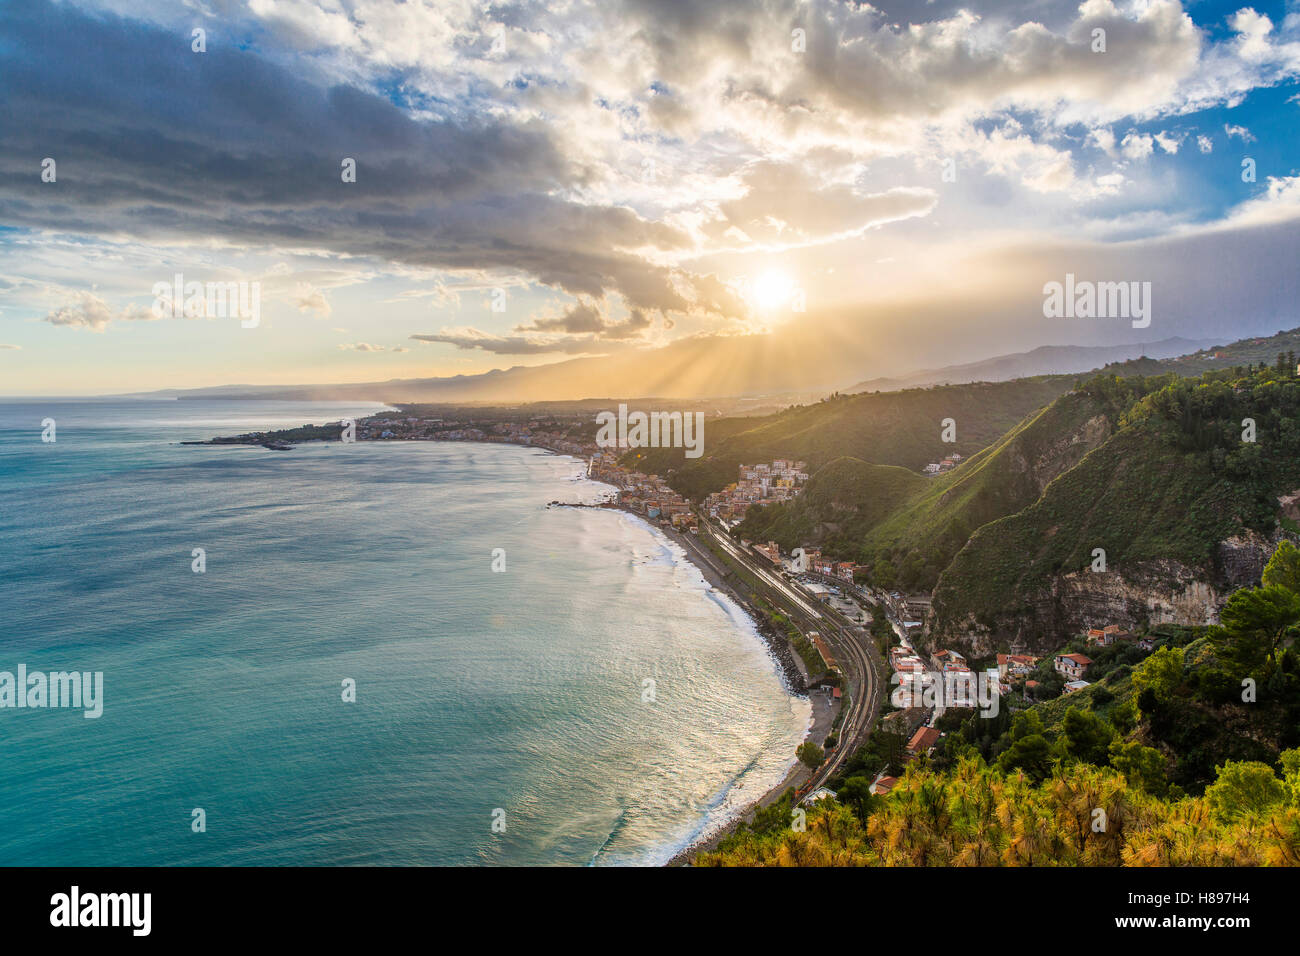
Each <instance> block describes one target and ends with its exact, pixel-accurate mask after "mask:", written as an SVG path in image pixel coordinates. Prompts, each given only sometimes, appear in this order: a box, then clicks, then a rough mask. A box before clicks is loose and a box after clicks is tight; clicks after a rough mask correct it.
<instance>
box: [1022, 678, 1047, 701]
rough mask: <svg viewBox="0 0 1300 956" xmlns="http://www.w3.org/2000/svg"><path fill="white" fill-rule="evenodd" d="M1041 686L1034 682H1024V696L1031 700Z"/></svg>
mask: <svg viewBox="0 0 1300 956" xmlns="http://www.w3.org/2000/svg"><path fill="white" fill-rule="evenodd" d="M1042 686H1043V685H1042V684H1040V683H1038V681H1036V680H1027V681H1025V696H1026V697H1029V698H1031V699H1032V698H1033V696H1034V695H1035V694H1036V693H1038V688H1040V687H1042Z"/></svg>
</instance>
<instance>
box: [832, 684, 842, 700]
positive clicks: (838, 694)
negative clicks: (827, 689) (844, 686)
mask: <svg viewBox="0 0 1300 956" xmlns="http://www.w3.org/2000/svg"><path fill="white" fill-rule="evenodd" d="M843 699H844V691H843V690H841V689H840V688H838V687H836V688H835V689H834V690H832V691H831V700H843Z"/></svg>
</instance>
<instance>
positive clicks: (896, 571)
mask: <svg viewBox="0 0 1300 956" xmlns="http://www.w3.org/2000/svg"><path fill="white" fill-rule="evenodd" d="M1128 381H1129V383H1130V389H1129V390H1127V391H1126V392H1125V394H1124V397H1123V398H1120V397H1119V395H1118V394H1111V395H1103V394H1100V393H1094V392H1092V391H1087V390H1076V391H1073V392H1070V393H1068V394H1066V395H1063V396H1061V397H1060V398H1059V399H1058V400H1056V401H1055V402H1053V403H1052V404H1051V405H1049V406H1048V407H1047V408H1045V409H1042V410H1041V411H1038V412H1036V413H1034V414H1031V415H1030V416H1029V417H1027V418H1026V419H1024V420H1023V421H1021V422H1020V423H1018V424H1017V425H1016V426H1015V427H1014V428H1012V429H1011V430H1010V431H1008V432H1007V433H1006V434H1005V435H1003V436H1002V437H1001V438H1000V439H999V440H998V441H997V442H995V443H994V444H993V445H991V446H989V447H987V448H985V449H984V450H983V451H981V452H979V453H978V454H976V455H975V456H973V457H972V458H970V459H969V460H967V461H965V462H963V463H962V464H961V465H960V466H959V467H958V468H956V469H955V470H953V471H952V472H949V473H947V474H944V475H940V476H938V477H935V478H928V479H919V480H918V481H916V482H910V483H906V482H902V481H900V480H899V479H898V477H897V476H893V477H892V479H891V480H888V481H886V476H887V475H888V472H873V471H870V470H869V469H870V468H871V467H876V468H879V467H880V466H866V465H863V466H862V467H860V468H858V469H856V470H853V469H841V470H840V471H839V472H838V473H837V474H836V475H835V480H834V481H820V480H817V479H819V478H820V477H821V476H820V474H819V475H817V476H814V480H813V481H810V482H809V484H808V487H807V489H805V490H804V491H803V492H802V493H801V494H800V495H799V497H798V498H796V499H795V500H794V501H792V502H790V503H788V504H782V505H773V506H769V507H766V508H755V509H752V510H751V511H750V514H749V516H747V517H746V520H745V521H744V522H743V523H742V524H741V525H740V527H739V528H738V529H737V533H738V534H740V535H742V536H744V537H748V538H754V539H768V538H770V539H773V540H775V541H778V542H780V543H781V544H782V545H783V546H784V547H786V548H787V549H789V548H793V547H795V546H797V545H799V544H805V543H813V544H818V545H821V546H822V547H825V548H827V549H829V550H831V551H832V552H833V553H835V554H836V555H837V556H841V557H845V558H849V559H852V560H855V561H859V562H863V563H866V564H869V565H871V566H872V567H873V576H874V578H875V579H876V581H877V583H879V584H881V585H882V586H884V587H894V586H895V585H897V586H901V587H903V588H905V589H907V590H929V589H931V588H933V587H934V585H935V583H936V582H937V581H938V578H939V575H940V573H941V572H942V571H943V569H944V568H946V567H947V566H948V564H949V563H950V562H951V561H952V559H953V556H954V555H956V554H957V552H958V551H959V550H960V549H961V548H962V547H963V546H964V545H965V544H966V541H967V540H968V539H969V538H970V536H971V534H972V533H973V532H974V531H975V530H976V529H978V528H980V527H981V526H983V525H985V524H987V523H988V522H990V521H994V520H996V519H998V518H1002V517H1005V516H1007V515H1010V514H1014V513H1015V512H1017V511H1020V510H1021V509H1023V508H1026V507H1028V506H1029V505H1031V504H1033V503H1034V502H1035V501H1037V500H1038V498H1039V496H1040V495H1041V494H1042V493H1043V490H1044V489H1045V488H1046V486H1047V484H1048V483H1049V482H1050V481H1051V480H1052V479H1053V478H1055V477H1056V476H1057V475H1059V474H1061V473H1062V472H1063V471H1066V470H1068V469H1069V468H1072V467H1073V466H1074V465H1076V464H1078V462H1079V461H1080V460H1081V459H1082V458H1083V456H1084V455H1086V454H1087V453H1088V452H1090V451H1091V450H1092V449H1094V448H1096V447H1098V446H1099V445H1100V444H1101V443H1102V442H1104V441H1105V440H1106V439H1107V438H1109V437H1110V435H1111V434H1112V432H1113V431H1114V427H1115V423H1116V422H1117V421H1118V419H1119V417H1120V415H1121V414H1122V413H1123V412H1124V411H1125V410H1126V409H1127V407H1128V404H1129V403H1130V402H1131V401H1132V400H1133V399H1135V398H1136V397H1137V396H1138V395H1140V394H1145V392H1147V391H1150V390H1152V389H1154V388H1156V387H1159V386H1160V385H1163V384H1167V383H1168V381H1170V379H1169V378H1164V379H1156V380H1146V379H1140V378H1139V379H1132V380H1128ZM828 467H829V466H828ZM893 470H895V471H896V470H898V469H893Z"/></svg>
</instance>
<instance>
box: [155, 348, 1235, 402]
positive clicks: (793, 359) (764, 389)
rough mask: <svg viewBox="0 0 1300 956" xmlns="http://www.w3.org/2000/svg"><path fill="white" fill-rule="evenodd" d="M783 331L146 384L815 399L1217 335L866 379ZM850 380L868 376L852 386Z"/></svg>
mask: <svg viewBox="0 0 1300 956" xmlns="http://www.w3.org/2000/svg"><path fill="white" fill-rule="evenodd" d="M806 331H807V330H803V334H795V333H794V332H785V331H778V332H774V333H770V334H763V335H736V336H697V337H693V338H688V339H683V340H681V341H678V342H674V343H672V344H671V345H667V346H664V347H663V348H658V349H650V350H631V351H627V352H620V353H616V354H614V355H610V356H605V357H599V358H576V359H570V360H568V361H564V362H556V363H553V364H549V365H537V366H515V367H513V368H508V369H494V370H493V371H490V372H483V373H481V374H477V375H454V376H448V377H444V378H415V379H391V380H389V381H383V382H363V383H349V384H343V383H340V384H318V385H222V386H216V387H211V388H190V389H165V390H161V391H155V392H149V393H137V394H136V395H134V396H132V397H144V396H145V395H147V397H150V398H159V397H166V398H173V397H174V398H193V399H198V398H232V399H234V398H239V399H284V400H296V401H311V400H321V401H323V400H334V401H339V400H344V401H346V400H362V401H380V402H388V403H417V402H418V403H444V404H454V403H462V404H470V403H500V404H512V403H523V402H547V401H572V400H580V399H587V398H597V397H608V396H617V397H624V398H637V397H641V396H647V395H654V396H659V397H663V398H683V399H688V398H690V399H702V398H715V397H728V396H730V397H742V396H745V397H762V398H764V399H765V400H766V401H765V402H764V404H770V403H772V402H773V401H774V400H776V399H777V398H778V397H779V398H780V399H781V402H782V403H784V404H798V403H800V402H806V401H815V400H816V399H818V398H820V397H823V396H825V395H828V394H830V393H831V392H834V391H841V392H863V391H895V390H899V389H904V388H913V387H917V386H925V385H933V384H941V383H952V384H958V383H964V382H973V381H986V382H1000V381H1007V380H1009V379H1013V378H1022V377H1027V376H1034V375H1046V374H1061V373H1076V372H1084V371H1088V370H1091V369H1094V368H1099V367H1101V366H1103V365H1105V364H1107V363H1108V362H1117V361H1124V360H1127V359H1134V358H1137V357H1138V356H1143V355H1145V356H1147V357H1149V358H1153V359H1162V358H1168V357H1170V356H1176V355H1184V354H1187V353H1189V352H1195V351H1197V350H1198V349H1199V348H1202V347H1204V346H1206V345H1209V344H1211V343H1209V342H1197V341H1192V340H1190V339H1182V338H1171V339H1165V340H1163V341H1160V342H1153V343H1150V344H1147V345H1141V344H1139V345H1124V346H1105V347H1087V346H1073V345H1063V346H1044V347H1042V348H1037V349H1034V350H1033V351H1031V352H1025V353H1023V354H1019V355H1002V356H996V357H994V358H989V359H984V360H982V361H979V362H972V363H969V364H965V365H953V366H949V367H946V368H940V369H927V370H922V371H916V372H911V373H909V374H907V375H904V376H900V377H893V378H875V379H871V380H868V381H862V380H861V378H860V376H861V370H862V369H863V368H867V367H870V366H871V364H873V363H876V364H878V363H879V361H880V357H879V355H873V353H872V348H873V345H872V343H870V342H857V343H852V342H845V341H843V340H841V339H838V338H837V337H836V336H832V335H808V334H806ZM849 382H857V383H858V384H856V385H852V386H851V387H846V384H847V383H849Z"/></svg>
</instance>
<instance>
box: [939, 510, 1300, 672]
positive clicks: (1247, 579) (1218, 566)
mask: <svg viewBox="0 0 1300 956" xmlns="http://www.w3.org/2000/svg"><path fill="white" fill-rule="evenodd" d="M1283 537H1284V535H1283V534H1282V533H1280V532H1279V533H1278V534H1275V535H1272V536H1265V535H1261V534H1258V533H1255V532H1247V533H1244V534H1239V535H1234V536H1233V537H1231V538H1228V539H1227V540H1226V541H1222V542H1220V543H1219V545H1218V547H1217V549H1216V553H1215V560H1214V565H1215V566H1214V567H1204V568H1198V567H1190V566H1188V565H1185V564H1181V563H1179V562H1176V561H1150V562H1144V563H1142V564H1140V565H1137V566H1134V567H1130V568H1124V569H1122V570H1111V571H1105V572H1093V571H1072V572H1070V573H1068V574H1061V575H1058V576H1057V577H1056V578H1054V579H1053V580H1052V582H1051V584H1050V585H1049V586H1048V587H1046V588H1043V589H1040V590H1039V591H1037V592H1036V593H1034V594H1033V595H1032V596H1030V597H1028V598H1027V599H1026V600H1024V601H1023V603H1022V604H1021V605H1020V606H1018V607H1014V608H1008V609H1007V610H1006V611H1005V612H1002V613H1000V614H998V615H996V616H995V617H994V618H993V619H992V620H984V621H980V620H976V619H975V617H974V616H973V615H967V616H966V617H965V618H963V619H961V620H950V621H949V620H944V619H943V618H942V616H941V615H937V616H933V617H932V618H931V620H930V622H929V623H930V626H931V631H932V633H931V636H930V639H929V641H928V642H927V643H928V644H929V645H930V646H936V647H937V646H940V645H942V646H944V647H953V648H955V649H958V650H962V651H966V652H969V653H970V654H972V655H975V656H982V655H987V654H992V653H994V652H996V651H1000V650H1009V651H1011V652H1025V653H1040V654H1041V653H1048V652H1051V651H1053V650H1055V649H1056V648H1058V647H1060V646H1061V645H1062V644H1063V643H1064V642H1065V641H1066V640H1067V639H1068V638H1070V637H1071V636H1073V635H1076V634H1078V633H1080V632H1082V631H1084V630H1086V629H1088V628H1090V627H1102V626H1104V625H1106V624H1119V625H1121V626H1122V627H1125V628H1138V627H1142V626H1149V625H1156V624H1187V625H1205V624H1217V623H1218V620H1219V610H1220V609H1221V608H1222V607H1223V602H1224V601H1226V600H1227V598H1228V596H1229V595H1231V594H1232V592H1233V591H1235V590H1237V589H1238V588H1241V587H1250V586H1252V585H1255V584H1258V583H1259V579H1260V575H1261V574H1263V571H1264V566H1265V565H1266V564H1267V563H1268V559H1269V557H1270V556H1271V555H1272V554H1273V551H1274V550H1275V549H1276V548H1277V545H1278V542H1279V541H1280V540H1281V539H1282V538H1283Z"/></svg>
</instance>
